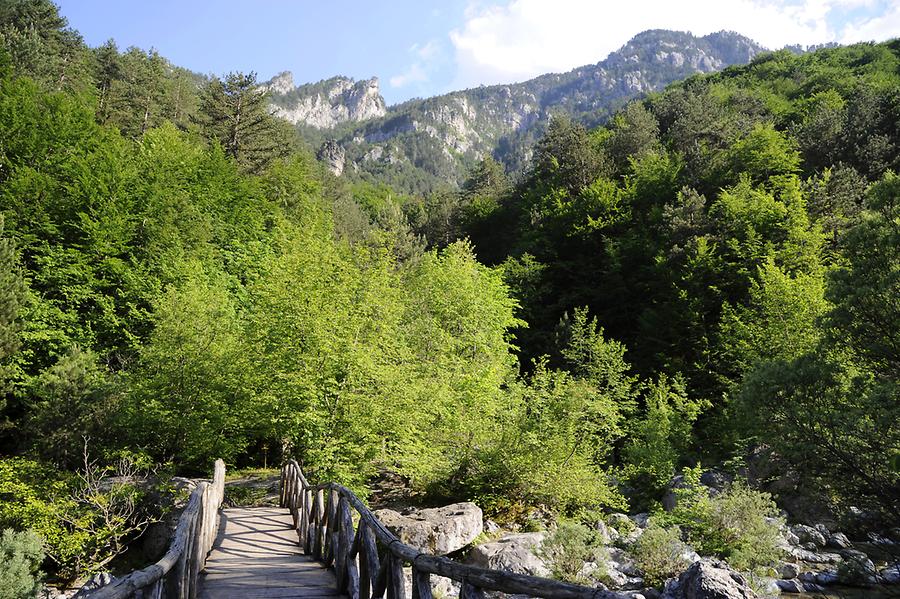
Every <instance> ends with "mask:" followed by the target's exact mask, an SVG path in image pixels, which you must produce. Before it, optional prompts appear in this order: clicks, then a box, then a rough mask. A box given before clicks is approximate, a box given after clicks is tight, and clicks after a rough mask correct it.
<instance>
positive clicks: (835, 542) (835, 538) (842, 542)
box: [825, 532, 853, 549]
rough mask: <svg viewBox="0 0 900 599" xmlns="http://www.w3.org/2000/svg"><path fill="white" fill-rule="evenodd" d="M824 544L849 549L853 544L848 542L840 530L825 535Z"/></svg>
mask: <svg viewBox="0 0 900 599" xmlns="http://www.w3.org/2000/svg"><path fill="white" fill-rule="evenodd" d="M825 546H826V547H831V548H832V549H849V548H850V547H852V546H853V545H852V544H851V543H850V539H848V538H847V535H845V534H844V533H842V532H835V533H832V534H829V535H828V536H827V537H825Z"/></svg>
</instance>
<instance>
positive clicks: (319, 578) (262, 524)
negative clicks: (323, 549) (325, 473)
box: [199, 508, 343, 599]
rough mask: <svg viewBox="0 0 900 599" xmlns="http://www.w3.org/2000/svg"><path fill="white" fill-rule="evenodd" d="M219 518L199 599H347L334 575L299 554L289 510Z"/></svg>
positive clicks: (235, 512)
mask: <svg viewBox="0 0 900 599" xmlns="http://www.w3.org/2000/svg"><path fill="white" fill-rule="evenodd" d="M219 518H220V520H219V536H218V537H217V538H216V542H215V544H214V545H213V550H212V553H210V554H209V558H208V560H207V562H206V569H205V572H204V574H203V575H202V576H201V581H202V582H201V584H200V594H199V597H200V599H232V598H234V599H269V598H272V599H275V598H278V599H287V598H289V597H297V598H303V599H316V598H323V599H324V598H326V597H328V598H336V597H343V595H340V594H338V592H337V591H336V590H335V579H334V574H333V573H332V572H331V571H330V570H328V569H326V568H325V567H324V566H322V564H320V563H318V562H316V561H313V560H312V559H311V558H309V557H307V556H306V555H304V554H303V552H302V551H301V550H300V547H299V545H298V544H297V533H296V532H295V531H294V530H293V528H292V524H293V523H292V520H291V516H290V514H289V513H288V511H287V510H286V509H282V508H236V509H226V510H222V511H221V512H220V514H219Z"/></svg>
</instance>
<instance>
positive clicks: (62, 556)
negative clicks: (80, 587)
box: [0, 458, 149, 582]
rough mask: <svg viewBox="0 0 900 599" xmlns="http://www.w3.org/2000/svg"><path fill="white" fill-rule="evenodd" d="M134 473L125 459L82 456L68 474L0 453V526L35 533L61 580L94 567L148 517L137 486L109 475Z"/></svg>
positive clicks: (119, 547) (117, 550)
mask: <svg viewBox="0 0 900 599" xmlns="http://www.w3.org/2000/svg"><path fill="white" fill-rule="evenodd" d="M136 474H138V472H137V470H136V469H134V467H133V466H132V465H131V464H129V463H125V462H120V464H119V465H118V468H99V467H97V466H96V465H95V464H93V463H90V462H87V463H86V464H85V465H84V469H83V470H82V471H80V472H79V473H78V474H75V475H73V474H71V473H66V472H63V471H57V470H54V469H52V468H50V467H48V466H46V465H42V464H40V463H38V462H35V461H33V460H27V459H24V458H4V459H0V497H3V499H4V500H3V501H2V502H0V527H2V528H13V529H15V530H26V529H30V530H32V531H34V532H35V533H36V534H37V535H39V536H40V537H41V538H42V539H43V542H44V549H45V551H46V554H47V557H48V558H49V559H50V560H51V562H52V563H53V565H54V573H55V575H56V576H57V577H59V578H61V579H62V580H63V581H64V582H70V581H72V580H75V579H76V578H78V577H80V576H83V575H85V574H91V573H94V572H96V571H98V570H99V569H101V568H102V567H103V566H104V565H105V564H107V563H108V562H109V561H110V560H111V559H113V558H114V557H115V556H116V555H119V554H120V553H122V552H123V551H124V550H125V543H126V541H128V540H130V539H131V538H132V537H133V536H135V535H136V534H138V533H140V532H142V531H143V529H144V528H145V527H146V524H147V522H148V521H149V516H148V514H146V513H144V512H143V511H142V510H141V509H140V508H139V506H138V501H139V500H140V493H139V492H138V491H137V489H136V488H135V487H134V486H133V485H132V484H130V483H127V482H123V481H122V480H117V479H111V478H110V477H112V476H114V475H119V476H123V477H126V479H127V477H131V476H135V475H136Z"/></svg>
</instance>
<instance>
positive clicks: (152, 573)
mask: <svg viewBox="0 0 900 599" xmlns="http://www.w3.org/2000/svg"><path fill="white" fill-rule="evenodd" d="M224 485H225V464H224V463H223V462H222V461H221V460H218V461H216V465H215V473H214V475H213V480H212V482H203V483H201V484H200V485H198V487H197V488H196V489H195V490H194V492H193V493H192V494H191V497H190V500H189V501H188V505H187V507H186V508H185V510H184V512H183V513H182V514H181V518H180V519H179V521H178V526H177V528H176V529H175V534H174V537H173V539H172V543H171V545H170V546H169V550H168V552H167V553H166V554H165V555H164V556H163V558H162V559H161V560H159V561H158V562H157V563H155V564H153V565H152V566H148V567H147V568H144V569H143V570H138V571H136V572H132V573H131V574H129V575H128V576H125V577H122V578H118V579H115V580H113V581H112V582H111V583H110V584H108V585H106V586H104V587H102V588H100V589H97V590H94V591H91V592H89V593H87V594H86V595H83V596H85V597H88V598H90V599H126V598H135V599H169V598H171V599H196V598H198V597H199V598H202V599H264V598H265V599H269V598H271V599H276V598H277V599H288V598H298V599H319V598H322V599H324V598H332V597H348V598H350V599H375V598H382V597H386V598H387V599H433V595H432V580H431V577H432V576H443V577H446V578H450V579H452V580H454V581H456V582H457V583H458V584H459V587H460V591H459V597H460V599H481V598H484V597H486V592H487V593H490V592H492V591H493V592H496V593H498V596H503V595H518V596H526V597H546V598H559V599H625V596H624V595H620V594H618V593H613V592H610V591H607V590H605V589H595V588H590V587H584V586H579V585H575V584H569V583H565V582H560V581H556V580H549V579H546V578H537V577H534V576H525V575H521V574H513V573H510V572H502V571H499V570H488V569H484V568H476V567H474V566H469V565H465V564H461V563H458V562H455V561H453V560H451V559H449V558H447V557H443V556H435V555H429V554H427V553H422V552H420V551H419V550H418V549H416V548H414V547H411V546H409V545H406V544H404V543H403V542H401V541H400V539H398V538H397V537H396V536H395V535H394V534H393V533H392V532H391V531H389V530H388V529H387V528H386V527H385V526H384V525H383V524H382V523H381V522H380V521H379V520H378V519H377V518H376V517H375V516H374V515H373V514H372V512H371V511H369V509H368V508H367V507H366V506H365V504H364V503H363V502H362V501H360V500H359V498H357V497H356V495H354V494H353V492H351V491H350V490H349V489H347V488H346V487H343V486H341V485H338V484H335V483H326V484H321V485H311V484H309V482H307V480H306V478H305V477H304V476H303V473H302V472H301V471H300V466H299V465H298V464H297V462H295V461H293V460H292V461H290V462H288V463H287V464H285V465H284V466H283V467H282V470H281V508H242V509H224V510H223V509H220V508H221V505H222V498H223V495H224ZM491 594H492V595H493V593H491ZM410 595H411V597H410Z"/></svg>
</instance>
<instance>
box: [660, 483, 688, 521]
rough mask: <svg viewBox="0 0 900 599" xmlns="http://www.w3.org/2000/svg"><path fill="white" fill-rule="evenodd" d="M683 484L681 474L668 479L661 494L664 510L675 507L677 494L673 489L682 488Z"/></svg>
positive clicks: (670, 509)
mask: <svg viewBox="0 0 900 599" xmlns="http://www.w3.org/2000/svg"><path fill="white" fill-rule="evenodd" d="M685 486H686V485H685V482H684V475H682V474H679V475H677V476H675V477H673V478H672V480H670V481H669V484H668V485H666V492H665V493H664V494H663V498H662V506H663V509H664V510H666V511H667V512H671V511H672V510H674V509H675V506H677V505H678V495H677V494H676V492H675V491H676V490H677V489H683V488H684V487H685Z"/></svg>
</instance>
